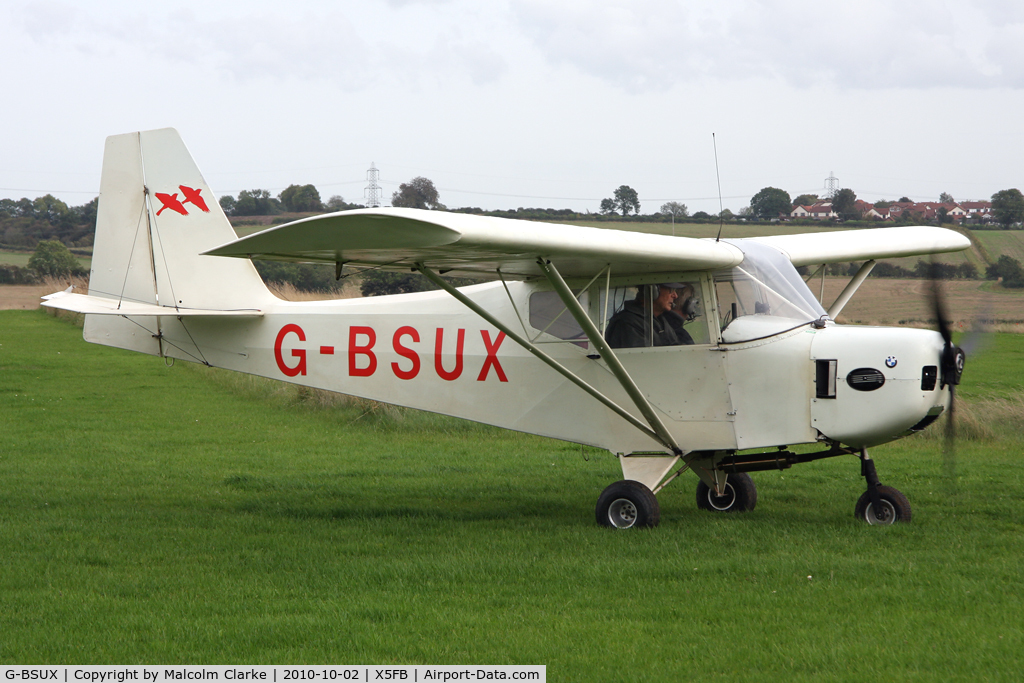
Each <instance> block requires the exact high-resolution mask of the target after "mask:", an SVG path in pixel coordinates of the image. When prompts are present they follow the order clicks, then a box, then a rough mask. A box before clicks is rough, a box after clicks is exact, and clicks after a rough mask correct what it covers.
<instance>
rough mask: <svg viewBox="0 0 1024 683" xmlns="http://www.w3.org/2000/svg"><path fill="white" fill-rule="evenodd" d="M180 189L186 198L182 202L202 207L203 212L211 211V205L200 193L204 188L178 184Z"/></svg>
mask: <svg viewBox="0 0 1024 683" xmlns="http://www.w3.org/2000/svg"><path fill="white" fill-rule="evenodd" d="M178 189H179V190H181V191H182V192H183V193H184V194H185V199H184V200H182V202H181V203H182V204H194V205H195V206H198V207H199V208H200V209H202V210H203V213H210V209H209V207H208V206H206V200H205V199H203V198H202V196H201V195H200V194H199V193H200V192H202V191H203V190H202V188H200V189H198V190H193V189H192V188H191V187H188V186H186V185H178ZM161 210H162V209H161Z"/></svg>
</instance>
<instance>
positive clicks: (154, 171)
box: [89, 128, 269, 309]
mask: <svg viewBox="0 0 1024 683" xmlns="http://www.w3.org/2000/svg"><path fill="white" fill-rule="evenodd" d="M235 239H237V236H236V235H235V231H234V229H232V227H231V224H230V223H229V222H228V219H227V216H225V215H224V211H223V210H222V209H221V208H220V204H219V203H218V202H217V198H216V197H215V196H214V195H213V191H212V190H210V187H209V185H207V184H206V181H205V180H204V179H203V176H202V174H201V173H200V172H199V168H198V167H197V166H196V164H195V162H194V161H193V160H192V156H191V155H190V154H189V152H188V149H187V148H186V147H185V144H184V142H182V140H181V137H180V136H179V135H178V132H177V131H176V130H174V129H173V128H163V129H160V130H151V131H144V132H141V133H128V134H125V135H113V136H111V137H109V138H107V143H106V148H105V150H104V155H103V176H102V179H101V181H100V201H99V207H98V211H97V216H96V241H95V245H94V248H93V261H92V272H91V273H90V276H89V294H90V295H91V296H101V297H106V298H111V299H118V300H125V301H132V302H136V303H145V304H156V305H159V306H172V307H179V306H180V307H185V308H193V309H235V308H253V307H254V302H255V303H256V304H257V305H258V304H259V302H261V301H262V300H265V299H266V297H268V296H269V292H268V291H267V289H266V286H265V285H264V284H263V280H262V279H261V278H260V276H259V274H258V273H257V272H256V269H255V268H254V267H253V265H252V263H251V262H249V261H247V260H244V259H223V258H216V257H210V256H201V255H200V254H201V253H202V252H204V251H208V250H210V249H212V248H214V247H216V246H218V245H221V244H224V243H225V242H230V241H233V240H235Z"/></svg>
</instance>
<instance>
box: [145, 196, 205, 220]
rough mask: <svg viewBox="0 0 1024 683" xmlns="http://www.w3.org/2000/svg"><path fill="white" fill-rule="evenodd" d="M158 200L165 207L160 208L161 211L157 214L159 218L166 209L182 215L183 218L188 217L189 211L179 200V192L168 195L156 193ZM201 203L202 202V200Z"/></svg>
mask: <svg viewBox="0 0 1024 683" xmlns="http://www.w3.org/2000/svg"><path fill="white" fill-rule="evenodd" d="M156 198H157V199H159V200H160V203H161V204H163V206H162V207H160V210H159V211H157V212H156V215H157V216H159V215H160V214H161V213H163V210H164V209H170V210H171V211H174V212H176V213H180V214H181V215H182V216H187V215H188V211H187V210H186V209H185V207H184V206H182V205H181V202H180V201H179V200H178V193H177V192H175V193H174V194H166V193H164V192H157V193H156ZM186 201H187V200H186ZM200 201H202V199H200ZM204 204H205V202H204Z"/></svg>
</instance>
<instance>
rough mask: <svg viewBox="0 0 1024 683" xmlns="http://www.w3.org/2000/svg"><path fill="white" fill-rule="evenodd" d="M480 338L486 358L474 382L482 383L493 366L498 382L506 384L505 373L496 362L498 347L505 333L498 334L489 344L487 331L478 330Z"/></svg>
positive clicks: (489, 336) (503, 339) (489, 337)
mask: <svg viewBox="0 0 1024 683" xmlns="http://www.w3.org/2000/svg"><path fill="white" fill-rule="evenodd" d="M480 336H481V337H483V339H484V347H485V348H486V349H487V358H485V359H484V366H483V367H482V368H480V374H479V375H477V378H476V381H477V382H483V381H484V380H485V379H487V370H488V369H490V367H491V366H492V365H493V366H494V372H495V373H497V375H498V380H499V381H501V382H507V381H508V377H506V376H505V371H504V370H502V369H501V363H499V362H498V347H499V346H501V342H503V341H505V333H504V332H499V333H498V338H497V339H495V340H494V343H493V344H491V335H490V333H488V332H487V330H480Z"/></svg>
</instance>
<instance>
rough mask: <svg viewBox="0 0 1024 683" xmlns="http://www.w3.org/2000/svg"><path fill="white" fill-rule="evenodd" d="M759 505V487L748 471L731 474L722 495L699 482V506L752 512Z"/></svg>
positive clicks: (718, 509) (719, 509)
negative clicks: (755, 484)
mask: <svg viewBox="0 0 1024 683" xmlns="http://www.w3.org/2000/svg"><path fill="white" fill-rule="evenodd" d="M756 506H757V487H756V486H754V480H753V479H751V478H750V475H749V474H747V473H746V472H740V473H738V474H730V475H729V478H728V479H727V480H726V482H725V490H723V491H722V495H718V494H716V493H715V490H714V489H712V488H711V487H710V486H708V485H707V484H705V483H704V482H703V481H699V482H697V507H699V508H700V509H701V510H709V511H711V512H750V511H751V510H753V509H754V507H756Z"/></svg>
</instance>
